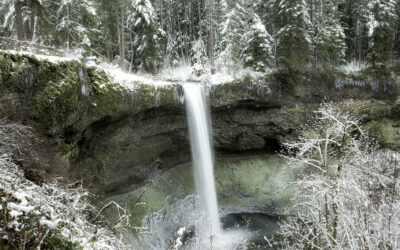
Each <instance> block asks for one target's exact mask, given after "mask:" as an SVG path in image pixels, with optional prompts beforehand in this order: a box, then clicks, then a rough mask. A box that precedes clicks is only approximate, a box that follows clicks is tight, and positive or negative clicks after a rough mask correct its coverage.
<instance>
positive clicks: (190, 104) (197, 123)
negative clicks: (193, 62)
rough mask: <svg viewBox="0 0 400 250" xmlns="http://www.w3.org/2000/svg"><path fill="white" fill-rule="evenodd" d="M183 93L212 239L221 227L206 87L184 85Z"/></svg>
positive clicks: (198, 180)
mask: <svg viewBox="0 0 400 250" xmlns="http://www.w3.org/2000/svg"><path fill="white" fill-rule="evenodd" d="M183 89H184V92H185V103H186V110H187V118H188V125H189V135H190V146H191V150H192V161H193V166H194V179H195V184H196V190H197V192H198V193H199V195H200V200H201V203H202V207H203V210H204V212H205V213H206V216H207V217H208V218H207V219H208V220H209V225H210V233H211V235H216V234H218V233H219V232H220V224H219V214H218V203H217V194H216V192H215V183H214V166H213V159H212V150H211V140H210V131H209V127H210V126H209V121H208V117H209V116H208V112H207V111H208V109H207V108H206V104H205V103H206V102H205V99H206V94H205V87H204V86H201V85H197V84H193V83H187V84H183Z"/></svg>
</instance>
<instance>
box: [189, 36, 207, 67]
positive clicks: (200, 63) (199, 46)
mask: <svg viewBox="0 0 400 250" xmlns="http://www.w3.org/2000/svg"><path fill="white" fill-rule="evenodd" d="M190 55H191V59H192V62H191V63H192V65H193V66H194V68H196V69H203V68H204V66H205V65H206V63H207V60H208V57H207V49H206V45H205V44H204V41H203V39H201V38H199V39H198V40H197V41H195V42H194V44H193V46H192V50H191V53H190Z"/></svg>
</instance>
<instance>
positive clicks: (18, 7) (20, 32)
mask: <svg viewBox="0 0 400 250" xmlns="http://www.w3.org/2000/svg"><path fill="white" fill-rule="evenodd" d="M14 7H15V25H16V28H17V38H18V40H25V37H24V24H23V19H22V3H21V1H20V0H16V1H15V5H14Z"/></svg>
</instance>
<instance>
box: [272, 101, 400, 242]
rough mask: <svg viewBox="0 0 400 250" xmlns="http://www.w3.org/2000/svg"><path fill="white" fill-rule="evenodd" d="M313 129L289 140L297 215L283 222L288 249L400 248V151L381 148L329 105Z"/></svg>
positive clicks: (355, 123) (283, 235)
mask: <svg viewBox="0 0 400 250" xmlns="http://www.w3.org/2000/svg"><path fill="white" fill-rule="evenodd" d="M316 115H317V119H318V121H317V122H316V124H314V129H312V130H310V131H308V132H305V133H304V135H303V136H302V137H301V138H300V139H299V140H297V141H293V142H288V143H286V144H285V146H286V149H287V150H288V154H286V155H285V157H286V158H287V159H289V160H290V162H291V167H292V168H294V169H295V171H296V172H295V173H296V174H295V178H296V180H295V181H294V183H293V184H292V185H293V190H296V191H295V193H294V194H293V197H294V198H293V207H292V210H291V213H292V214H293V215H292V216H289V217H288V218H287V220H286V221H285V222H283V223H282V225H281V232H280V233H281V235H280V236H281V238H280V239H283V242H280V243H279V244H281V246H284V247H285V248H289V249H304V248H307V249H308V248H312V249H314V248H315V249H397V248H399V247H400V227H399V225H400V220H399V218H400V216H399V214H398V212H399V211H400V199H399V198H400V186H399V185H398V182H399V181H400V179H399V178H400V175H399V173H400V154H399V153H397V152H393V151H383V150H376V148H374V147H373V146H372V145H371V144H370V143H369V141H368V140H367V139H366V137H365V136H364V134H363V132H362V130H361V129H360V127H359V126H358V120H357V119H355V118H354V117H353V116H352V115H351V114H349V113H346V112H343V111H341V109H339V108H338V107H335V106H332V105H328V104H325V105H324V106H322V107H321V108H320V109H319V110H318V111H317V112H316Z"/></svg>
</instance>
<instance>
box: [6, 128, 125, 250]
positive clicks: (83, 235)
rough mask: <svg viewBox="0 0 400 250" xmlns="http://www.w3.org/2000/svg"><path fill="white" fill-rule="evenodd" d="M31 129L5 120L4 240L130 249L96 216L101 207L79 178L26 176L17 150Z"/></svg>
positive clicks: (23, 244) (14, 243)
mask: <svg viewBox="0 0 400 250" xmlns="http://www.w3.org/2000/svg"><path fill="white" fill-rule="evenodd" d="M30 131H31V128H29V127H26V126H23V125H20V124H13V123H10V122H7V121H5V120H0V138H2V142H3V143H2V144H0V198H1V199H0V244H1V243H2V242H3V243H4V242H5V243H4V244H7V245H10V244H11V247H18V248H20V247H21V249H22V247H23V248H25V247H26V244H28V246H30V247H32V248H33V247H34V248H38V249H41V246H43V247H45V246H46V245H47V244H48V242H49V241H51V239H53V238H54V237H57V238H58V239H60V238H59V237H61V241H64V243H65V244H67V245H68V243H72V244H74V245H75V246H77V248H79V249H128V247H127V246H126V245H125V244H124V243H122V241H121V240H120V237H117V236H116V235H115V234H113V232H112V231H111V228H110V227H108V226H104V225H105V224H104V221H101V220H98V219H93V218H94V215H96V214H97V215H98V212H97V211H98V210H97V209H96V208H95V207H94V206H93V205H91V203H90V196H91V195H90V193H89V192H88V191H87V190H85V189H83V188H82V186H81V185H80V184H79V183H75V184H72V185H61V184H58V183H57V180H54V181H52V182H51V183H42V184H41V185H37V184H35V183H33V182H32V181H29V180H28V179H26V177H25V175H24V172H23V171H22V170H21V169H20V168H19V166H18V165H17V164H16V163H15V161H14V159H15V158H17V159H19V158H18V157H20V156H17V154H16V153H14V152H15V151H16V150H17V149H18V150H19V149H20V148H23V147H24V145H22V144H20V142H21V140H22V138H26V137H31V136H33V135H32V134H31V132H30ZM18 150H17V152H18ZM89 218H90V219H89ZM95 221H96V222H95ZM99 222H102V223H103V224H102V225H100V224H98V223H99ZM118 226H119V225H118ZM114 228H115V226H114ZM20 232H23V237H22V238H21V234H20ZM7 242H8V243H7ZM49 244H50V243H49ZM58 244H60V243H58ZM62 246H64V245H62ZM56 248H57V247H56Z"/></svg>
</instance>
